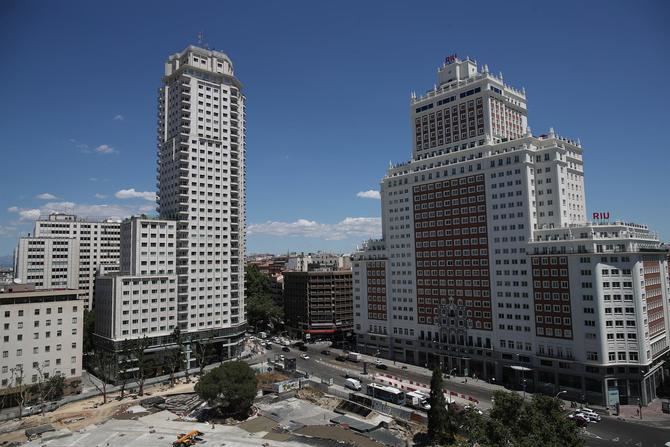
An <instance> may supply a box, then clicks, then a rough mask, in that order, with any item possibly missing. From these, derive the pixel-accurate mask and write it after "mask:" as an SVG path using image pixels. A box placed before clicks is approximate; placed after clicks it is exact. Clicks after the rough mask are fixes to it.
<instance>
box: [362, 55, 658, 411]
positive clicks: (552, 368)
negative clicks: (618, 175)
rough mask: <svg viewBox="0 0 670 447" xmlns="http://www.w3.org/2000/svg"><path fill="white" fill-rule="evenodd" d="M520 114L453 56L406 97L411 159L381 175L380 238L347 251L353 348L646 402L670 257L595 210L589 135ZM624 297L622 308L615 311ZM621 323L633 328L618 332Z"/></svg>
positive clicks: (488, 78) (593, 397)
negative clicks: (424, 88)
mask: <svg viewBox="0 0 670 447" xmlns="http://www.w3.org/2000/svg"><path fill="white" fill-rule="evenodd" d="M526 110H527V109H526V96H525V92H524V91H522V90H517V89H514V88H512V87H510V86H508V85H506V84H505V83H504V82H503V79H502V76H494V75H492V74H490V73H489V71H488V68H487V67H486V66H484V67H482V68H481V69H479V68H478V67H477V64H476V63H475V62H473V61H470V60H460V59H458V58H455V57H453V58H449V59H448V61H447V62H445V64H444V65H443V66H442V67H440V69H439V70H438V84H436V86H435V88H434V89H433V90H431V91H429V92H427V93H426V95H424V96H421V97H417V96H416V95H415V94H413V95H412V98H411V105H410V114H411V124H412V129H413V152H412V159H411V160H410V161H409V162H406V163H402V164H398V165H395V166H391V167H390V168H389V170H388V172H387V174H386V176H385V177H384V178H383V179H382V182H381V197H382V233H383V239H382V240H378V241H368V242H367V243H366V244H364V246H363V247H362V249H361V250H359V252H357V253H356V254H355V255H354V259H353V275H354V276H353V287H354V318H355V331H356V333H357V341H358V344H359V347H360V349H361V350H363V351H365V352H376V351H379V352H380V355H382V356H385V357H388V358H395V359H398V360H405V361H409V362H412V363H416V364H420V365H426V364H428V365H437V364H440V365H442V367H443V368H444V369H445V370H448V371H452V372H456V373H459V374H464V375H477V376H478V377H482V378H486V379H495V380H497V381H498V382H503V383H508V384H510V385H514V386H518V387H520V388H521V387H524V388H527V389H529V390H537V391H544V392H547V393H551V392H557V391H558V390H559V389H560V390H563V389H565V390H566V391H568V392H569V393H570V395H571V398H573V399H574V400H580V399H581V400H588V401H590V402H601V403H605V401H608V399H609V401H608V402H609V403H610V404H613V403H614V402H613V401H614V400H615V397H614V396H617V397H616V399H619V400H620V401H621V402H622V403H624V402H631V403H636V399H638V398H640V399H641V400H642V401H643V402H648V401H649V400H650V399H652V398H653V397H654V395H655V392H654V391H653V390H655V384H657V383H658V382H659V381H660V379H661V377H660V376H659V374H662V373H661V372H660V371H661V369H660V362H659V359H660V356H661V355H662V354H663V353H665V352H667V350H668V346H667V345H668V337H669V333H668V330H667V315H668V313H667V312H668V309H667V306H668V300H667V297H668V281H667V277H668V275H667V261H666V258H665V256H666V252H665V250H664V249H662V247H661V244H660V242H659V240H658V238H657V237H656V236H655V235H654V234H653V233H651V232H649V230H648V229H647V228H646V227H644V226H640V225H635V224H628V223H620V222H612V223H611V222H609V217H607V218H606V219H601V217H602V216H601V215H600V213H596V217H595V218H594V219H593V220H595V221H596V222H589V221H587V218H586V203H585V196H584V171H583V160H582V146H581V144H580V143H579V142H578V141H573V140H570V139H567V138H563V137H560V136H558V135H557V134H556V133H555V132H554V131H553V130H550V132H549V133H548V134H546V135H540V136H533V135H532V133H531V131H530V128H529V127H528V125H527V111H526ZM601 239H605V240H604V241H603V240H601ZM610 252H611V253H616V254H614V255H610V254H609V253H610ZM605 253H607V254H605ZM612 271H614V272H616V273H615V274H614V275H615V277H616V279H617V281H614V280H605V279H603V278H604V276H603V275H604V273H603V272H607V274H608V275H612ZM645 271H648V272H649V273H648V274H649V275H651V276H652V277H653V278H654V280H653V281H654V282H653V283H652V284H653V290H654V292H653V294H658V295H659V296H661V298H657V299H656V298H655V299H656V301H653V302H654V303H655V304H654V307H651V306H650V303H649V292H648V291H646V287H647V282H646V281H647V280H645V279H644V278H641V277H640V276H639V275H644V274H645V273H644V272H645ZM624 277H625V278H627V280H624V279H623V278H624ZM613 284H617V286H616V292H617V293H615V292H614V291H613V290H612V287H613ZM589 285H590V287H587V286H589ZM615 295H616V296H619V297H626V296H628V297H629V298H630V300H629V306H625V305H623V302H624V301H623V300H624V298H622V300H621V301H619V305H618V306H611V307H612V308H610V305H609V303H613V298H612V297H613V296H615ZM608 296H609V297H610V298H609V301H608V299H607V297H608ZM654 296H656V295H654ZM633 303H636V304H635V305H633ZM660 303H663V304H660ZM661 307H662V309H661ZM614 309H616V312H615V310H614ZM623 309H628V310H631V309H632V310H631V311H630V312H629V313H628V314H626V312H624V311H623ZM651 309H654V313H653V315H655V316H654V317H653V319H651V318H650V314H649V312H650V310H651ZM619 311H621V312H619ZM628 321H630V323H629V322H628ZM652 322H653V327H654V329H653V330H652V329H651V326H650V325H651V324H652ZM621 324H623V325H624V326H623V327H624V328H626V327H629V328H630V329H629V331H628V332H630V333H631V334H632V333H633V332H637V333H636V334H635V335H634V336H633V335H631V337H632V338H630V339H629V338H628V333H625V334H624V335H623V337H624V338H623V339H622V338H621V335H620V334H618V333H611V334H610V333H609V329H608V328H617V327H619V328H620V327H621V326H620V325H621ZM626 325H630V326H626ZM632 328H636V329H632ZM614 332H616V331H614ZM612 337H614V338H612ZM635 337H638V338H635ZM585 339H586V343H585V342H584V340H585ZM617 340H618V341H617ZM613 357H614V359H613ZM608 396H609V398H608Z"/></svg>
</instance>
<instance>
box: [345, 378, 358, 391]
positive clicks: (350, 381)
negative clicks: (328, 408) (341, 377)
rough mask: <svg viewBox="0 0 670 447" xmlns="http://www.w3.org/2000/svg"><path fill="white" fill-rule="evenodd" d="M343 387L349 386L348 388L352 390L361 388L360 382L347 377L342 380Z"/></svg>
mask: <svg viewBox="0 0 670 447" xmlns="http://www.w3.org/2000/svg"><path fill="white" fill-rule="evenodd" d="M344 387H345V388H349V389H350V390H354V391H360V390H361V388H362V387H361V382H360V381H359V380H356V379H352V378H349V379H347V380H345V381H344Z"/></svg>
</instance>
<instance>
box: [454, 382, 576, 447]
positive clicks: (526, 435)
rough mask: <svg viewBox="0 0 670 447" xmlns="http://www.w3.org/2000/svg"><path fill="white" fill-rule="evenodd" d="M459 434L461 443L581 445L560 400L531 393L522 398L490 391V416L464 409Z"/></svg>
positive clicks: (489, 444) (566, 446) (524, 446)
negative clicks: (485, 416)
mask: <svg viewBox="0 0 670 447" xmlns="http://www.w3.org/2000/svg"><path fill="white" fill-rule="evenodd" d="M463 421H464V422H463V425H462V427H461V434H462V435H463V436H464V437H465V438H466V439H467V441H466V442H464V443H463V444H464V445H474V444H475V443H477V444H479V445H480V446H482V447H484V446H515V447H532V446H538V445H547V446H565V447H581V446H583V445H584V441H583V439H581V438H580V436H579V429H578V427H577V425H576V424H575V423H573V422H572V421H571V420H569V419H568V418H566V417H565V414H564V413H563V409H562V401H560V400H558V399H554V398H551V397H548V396H542V395H534V396H533V398H532V400H531V401H530V402H529V401H526V400H524V399H522V398H521V396H519V395H518V394H516V393H507V392H502V391H498V392H496V393H494V405H493V408H492V409H491V413H490V417H488V418H484V417H482V416H480V415H479V414H478V413H476V412H474V411H470V412H466V413H465V416H464V418H463Z"/></svg>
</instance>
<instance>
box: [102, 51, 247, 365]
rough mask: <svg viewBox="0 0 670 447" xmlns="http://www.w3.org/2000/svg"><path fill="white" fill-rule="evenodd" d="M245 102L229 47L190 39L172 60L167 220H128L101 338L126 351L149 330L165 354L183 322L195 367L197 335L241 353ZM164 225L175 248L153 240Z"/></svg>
mask: <svg viewBox="0 0 670 447" xmlns="http://www.w3.org/2000/svg"><path fill="white" fill-rule="evenodd" d="M244 104H245V98H244V96H243V95H242V93H241V84H240V82H239V81H238V80H237V78H236V77H235V76H234V72H233V65H232V62H231V61H230V59H229V58H228V56H226V55H225V54H223V53H221V52H219V51H214V50H209V49H204V48H198V47H195V46H189V47H187V48H186V49H185V50H184V51H182V52H180V53H177V54H174V55H172V56H170V57H169V58H168V60H167V62H166V63H165V76H164V77H163V79H162V85H161V88H160V90H159V95H158V150H157V155H158V160H157V178H158V191H157V196H158V212H159V219H157V220H142V219H131V220H130V221H129V222H128V223H124V225H123V227H122V234H121V239H122V242H121V249H122V260H121V269H120V272H119V273H118V274H116V275H114V274H111V275H107V276H106V277H104V278H100V280H99V281H98V285H99V286H100V290H101V294H104V296H105V298H104V300H105V307H104V309H103V310H101V318H103V319H104V320H105V321H106V323H105V325H103V326H102V327H101V329H100V330H99V331H98V329H97V328H96V331H97V334H96V335H97V343H98V344H99V345H101V346H104V347H106V348H107V349H110V350H112V349H113V350H116V351H118V350H120V349H123V345H124V342H123V340H125V339H126V337H127V338H134V337H144V336H146V337H147V338H148V339H149V343H150V348H149V350H150V351H152V352H159V351H161V350H162V349H165V348H170V347H174V344H175V341H174V340H173V337H171V336H170V334H171V333H172V331H173V330H174V329H175V328H178V329H179V331H180V333H181V337H182V342H183V343H184V345H185V346H186V348H185V357H186V360H185V362H186V365H187V366H188V367H193V366H195V365H194V363H193V362H194V361H195V359H193V358H192V356H191V354H192V351H191V349H190V343H191V342H193V341H195V340H201V339H206V340H207V341H208V343H210V344H212V345H214V348H215V350H216V352H219V353H220V356H221V358H225V357H232V356H234V355H235V354H236V353H237V351H238V349H239V345H240V342H241V341H242V339H243V336H244V332H245V325H246V319H245V306H244V249H245V224H246V220H245V219H246V217H245V188H246V187H245V169H246V168H245V127H244V122H245V121H244V120H245V105H244ZM147 226H148V227H147ZM154 232H157V233H156V235H157V236H158V237H159V238H161V237H163V235H164V236H165V241H166V242H167V243H169V245H166V246H165V247H161V246H156V247H154V246H153V245H151V244H152V242H156V241H160V239H156V238H155V235H154ZM147 244H148V245H147ZM147 247H148V248H147ZM137 295H139V296H140V297H144V296H146V299H141V298H140V299H139V300H138V299H134V298H132V297H133V296H137ZM128 296H130V297H131V299H128V298H127V297H128ZM101 299H103V298H101Z"/></svg>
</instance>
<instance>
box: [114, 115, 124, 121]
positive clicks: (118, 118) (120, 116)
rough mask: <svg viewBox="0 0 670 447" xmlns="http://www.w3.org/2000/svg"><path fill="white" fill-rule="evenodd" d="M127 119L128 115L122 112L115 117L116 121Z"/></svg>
mask: <svg viewBox="0 0 670 447" xmlns="http://www.w3.org/2000/svg"><path fill="white" fill-rule="evenodd" d="M125 119H126V117H125V116H123V115H121V114H119V115H116V116H115V117H114V121H123V120H125Z"/></svg>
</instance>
